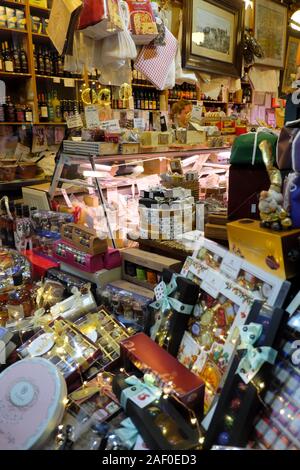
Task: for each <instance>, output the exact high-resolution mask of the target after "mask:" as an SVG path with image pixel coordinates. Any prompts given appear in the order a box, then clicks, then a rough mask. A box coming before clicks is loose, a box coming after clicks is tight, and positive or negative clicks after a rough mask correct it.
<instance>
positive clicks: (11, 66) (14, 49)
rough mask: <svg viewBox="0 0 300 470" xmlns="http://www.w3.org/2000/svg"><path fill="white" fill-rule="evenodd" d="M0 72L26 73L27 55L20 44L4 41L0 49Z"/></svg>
mask: <svg viewBox="0 0 300 470" xmlns="http://www.w3.org/2000/svg"><path fill="white" fill-rule="evenodd" d="M0 72H11V73H28V60H27V54H26V52H25V50H24V48H23V46H22V44H18V45H17V44H12V43H9V42H8V41H5V42H3V43H2V44H1V47H0Z"/></svg>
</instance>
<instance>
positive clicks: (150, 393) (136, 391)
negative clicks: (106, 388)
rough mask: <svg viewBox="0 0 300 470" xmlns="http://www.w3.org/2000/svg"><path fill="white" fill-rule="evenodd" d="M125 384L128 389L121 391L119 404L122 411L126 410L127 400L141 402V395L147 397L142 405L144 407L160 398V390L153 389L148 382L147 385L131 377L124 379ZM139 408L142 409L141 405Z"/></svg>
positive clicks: (133, 376)
mask: <svg viewBox="0 0 300 470" xmlns="http://www.w3.org/2000/svg"><path fill="white" fill-rule="evenodd" d="M125 382H126V383H127V384H128V385H129V387H127V388H125V389H124V390H123V391H122V394H121V399H120V404H121V406H122V408H123V409H124V410H125V409H126V404H127V400H128V399H131V400H132V399H138V400H141V397H142V396H143V395H147V398H148V399H147V401H145V404H144V406H146V405H149V403H151V402H152V401H154V400H157V399H158V398H159V397H160V396H161V390H160V389H159V388H158V387H155V386H154V385H153V384H152V383H151V381H150V380H149V381H147V382H148V383H144V382H142V381H141V380H140V379H138V378H137V377H136V376H135V375H132V376H130V377H128V378H127V379H125ZM149 399H150V400H149ZM141 402H142V400H141ZM140 406H141V407H143V406H142V405H140Z"/></svg>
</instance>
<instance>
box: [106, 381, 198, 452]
mask: <svg viewBox="0 0 300 470" xmlns="http://www.w3.org/2000/svg"><path fill="white" fill-rule="evenodd" d="M125 380H126V376H124V375H117V376H115V377H114V379H113V392H114V393H115V395H116V396H117V398H118V399H119V400H120V398H121V395H122V392H123V391H124V390H125V389H127V388H130V386H129V385H128V384H127V383H126V382H125ZM132 388H134V387H132ZM125 411H126V413H127V415H128V416H129V417H130V419H132V421H133V423H134V425H135V426H136V427H137V429H138V431H139V433H140V434H141V436H142V437H143V439H144V440H145V442H146V444H147V446H148V447H149V448H150V449H153V450H187V449H193V448H195V447H196V446H197V445H198V440H199V435H198V432H197V428H195V427H192V426H191V425H190V424H188V423H187V421H186V420H185V419H184V418H183V416H182V415H181V414H180V413H179V412H178V411H177V409H176V408H175V407H174V406H173V404H172V403H171V402H170V401H169V400H165V399H164V398H163V397H161V398H159V399H158V400H155V401H154V402H152V403H150V404H149V405H147V406H145V407H141V406H140V405H139V404H138V403H136V402H135V401H133V400H131V399H128V400H127V401H126V410H125Z"/></svg>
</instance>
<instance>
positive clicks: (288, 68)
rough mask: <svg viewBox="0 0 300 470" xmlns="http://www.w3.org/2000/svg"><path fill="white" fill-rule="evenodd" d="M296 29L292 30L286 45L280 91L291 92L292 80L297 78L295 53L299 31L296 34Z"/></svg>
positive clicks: (299, 36) (297, 46)
mask: <svg viewBox="0 0 300 470" xmlns="http://www.w3.org/2000/svg"><path fill="white" fill-rule="evenodd" d="M294 34H297V33H296V31H293V35H290V36H289V38H288V46H287V53H286V60H285V67H284V71H283V79H282V86H281V91H282V93H285V94H288V93H291V92H293V90H294V88H293V82H294V81H295V80H296V78H297V62H296V59H297V53H298V48H299V46H300V33H299V34H298V35H294Z"/></svg>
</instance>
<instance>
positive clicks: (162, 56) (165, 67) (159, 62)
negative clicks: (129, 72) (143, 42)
mask: <svg viewBox="0 0 300 470" xmlns="http://www.w3.org/2000/svg"><path fill="white" fill-rule="evenodd" d="M177 47H178V42H177V39H176V38H175V37H174V36H173V34H172V33H171V32H170V31H169V30H168V29H167V28H166V45H165V46H154V45H153V44H152V43H151V44H148V45H147V46H144V47H143V48H142V50H141V52H140V54H139V56H138V58H137V60H136V62H135V64H134V68H135V69H136V70H138V71H139V72H142V73H143V74H144V75H145V76H146V77H147V79H148V80H149V82H151V83H152V84H153V85H154V86H155V87H156V88H158V89H159V90H163V88H164V85H165V83H166V79H167V76H168V73H169V70H170V67H171V64H172V61H173V60H174V59H175V56H176V52H177Z"/></svg>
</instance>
